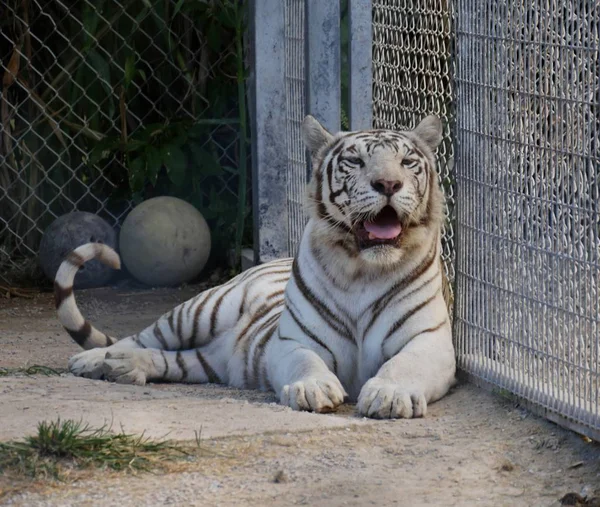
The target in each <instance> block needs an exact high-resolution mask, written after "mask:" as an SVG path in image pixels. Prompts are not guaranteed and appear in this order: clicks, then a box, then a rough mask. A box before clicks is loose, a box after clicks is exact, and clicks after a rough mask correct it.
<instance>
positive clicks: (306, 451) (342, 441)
mask: <svg viewBox="0 0 600 507" xmlns="http://www.w3.org/2000/svg"><path fill="white" fill-rule="evenodd" d="M196 291H197V288H196V287H188V288H184V289H177V290H176V289H170V290H152V291H151V290H148V291H140V290H133V289H126V288H117V289H114V288H112V289H101V290H94V291H81V292H80V293H78V295H77V296H78V302H79V304H80V306H81V308H82V310H83V311H84V313H85V314H86V316H87V317H88V318H90V319H92V320H93V321H94V323H95V324H96V325H97V326H98V327H99V328H100V329H102V330H104V331H109V332H111V333H113V334H115V335H119V336H124V335H126V334H127V333H129V332H133V331H135V330H137V329H139V328H141V327H142V326H146V325H148V324H150V323H152V322H153V321H154V320H155V318H156V317H158V316H159V315H160V314H161V313H163V312H165V311H167V310H169V309H170V308H171V307H172V306H174V305H175V304H177V303H178V302H180V301H184V300H185V299H187V298H189V297H191V296H193V295H194V294H195V293H196ZM77 350H78V347H77V346H76V345H75V344H74V343H72V342H71V341H70V338H69V337H68V336H67V335H66V333H64V332H63V331H62V329H61V328H60V326H59V324H58V322H57V321H56V319H55V316H54V309H53V305H52V298H51V295H41V296H39V297H38V298H36V299H35V300H24V299H12V300H7V299H0V367H3V368H19V367H23V366H30V365H33V364H42V365H45V366H50V367H53V368H65V366H66V362H67V359H68V357H69V356H70V355H71V354H73V353H74V352H76V351H77ZM274 402H275V399H274V397H273V396H272V395H269V394H264V393H258V392H253V391H239V390H235V389H230V388H226V387H222V386H190V385H149V386H144V387H137V386H121V385H114V384H109V383H105V382H96V381H90V380H87V379H79V378H75V377H72V376H70V375H62V376H51V377H46V376H43V375H35V376H27V375H23V374H17V373H14V374H10V375H8V376H4V377H0V440H9V439H13V438H20V437H22V436H24V435H26V434H29V433H31V432H32V431H33V430H34V428H35V426H36V424H37V423H38V422H39V421H41V420H43V419H54V418H55V417H57V416H59V415H60V416H61V417H62V418H75V419H83V420H84V421H87V422H90V423H92V424H93V425H102V424H103V423H104V422H107V421H109V422H110V421H112V423H113V425H114V427H116V428H119V427H120V426H121V425H122V426H123V427H124V428H125V429H126V430H127V431H129V432H135V433H141V432H142V431H145V432H146V434H148V435H153V436H165V435H166V434H168V436H169V438H173V439H177V440H182V441H187V440H191V439H193V438H194V433H195V431H198V430H200V428H201V430H202V436H203V442H204V445H206V446H207V447H208V448H211V449H212V450H216V451H219V453H218V454H213V453H209V454H206V455H203V456H201V457H199V458H197V459H195V460H192V461H189V462H185V463H183V464H180V466H178V467H177V468H176V469H173V470H172V471H171V472H170V473H165V474H161V475H153V474H140V475H137V476H135V477H134V476H129V475H123V474H110V473H107V472H105V471H99V472H97V473H95V474H94V475H93V476H92V477H88V478H86V479H84V480H80V481H77V482H74V483H68V484H58V485H56V484H54V485H48V486H40V485H35V486H33V485H32V486H31V488H28V489H26V490H25V491H22V492H20V493H18V494H8V495H5V496H4V497H0V505H23V506H35V505H78V506H79V505H111V504H112V505H122V506H129V505H131V506H134V505H210V506H212V505H273V506H275V505H297V504H299V505H328V506H337V505H356V506H365V505H407V506H408V505H410V506H413V505H484V506H487V505H489V506H502V505H506V506H513V505H514V506H518V505H523V506H537V505H539V506H550V505H552V504H556V501H557V500H558V499H559V498H560V497H561V496H562V495H564V494H565V493H568V492H571V491H575V492H578V493H581V492H583V493H585V494H594V492H595V489H596V488H598V491H597V492H596V493H595V494H600V446H599V445H598V444H594V443H588V442H586V441H584V440H583V439H582V438H580V437H579V436H577V435H575V434H573V433H569V432H567V431H564V430H562V429H560V428H558V427H556V426H554V425H552V424H551V423H548V422H546V421H544V420H541V419H539V418H537V417H534V416H533V415H530V414H529V413H528V412H526V411H525V410H522V409H521V408H519V407H518V406H515V405H514V404H513V403H511V402H509V401H507V400H504V399H502V398H499V397H496V396H493V395H491V394H489V393H487V392H484V391H482V390H479V389H477V388H475V387H473V386H470V385H460V386H458V387H457V388H456V389H454V390H453V391H452V393H451V394H450V395H449V396H447V397H446V398H445V399H443V400H442V401H440V402H438V403H436V404H434V405H432V406H431V407H430V412H429V414H428V416H427V417H426V418H425V419H422V420H413V421H370V420H366V419H363V418H359V417H357V416H356V415H355V413H354V409H353V407H352V406H346V407H344V408H343V409H342V410H340V411H339V412H338V413H336V414H331V415H315V414H305V413H297V412H292V411H290V410H288V409H286V408H284V407H281V406H279V405H277V404H276V403H274ZM2 481H3V479H2V478H0V490H1V489H2V488H3V487H4V488H5V489H6V488H7V487H9V486H10V484H8V483H7V482H6V481H4V482H2Z"/></svg>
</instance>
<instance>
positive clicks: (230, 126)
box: [0, 0, 240, 281]
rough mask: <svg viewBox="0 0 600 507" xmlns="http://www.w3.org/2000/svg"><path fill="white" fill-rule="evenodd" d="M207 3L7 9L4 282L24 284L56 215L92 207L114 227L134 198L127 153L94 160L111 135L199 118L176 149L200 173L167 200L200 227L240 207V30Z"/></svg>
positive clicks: (0, 196) (134, 0) (3, 31)
mask: <svg viewBox="0 0 600 507" xmlns="http://www.w3.org/2000/svg"><path fill="white" fill-rule="evenodd" d="M210 4H212V3H206V4H205V3H202V2H201V3H197V4H194V3H193V2H187V3H183V2H178V1H176V0H168V1H167V2H164V1H156V0H123V2H122V3H120V2H118V1H115V0H100V1H91V0H86V1H83V2H67V1H66V0H57V1H55V2H51V3H48V2H41V1H39V0H28V1H23V2H22V1H20V0H19V1H17V0H7V1H6V2H2V4H1V5H0V76H2V94H1V96H0V102H1V111H0V112H1V115H0V116H1V118H0V120H1V124H2V128H1V129H0V141H1V142H0V280H2V279H4V280H5V281H6V280H8V278H12V277H13V275H14V277H16V278H18V277H19V274H20V269H21V268H22V266H23V265H24V264H23V262H22V261H23V260H27V259H29V260H31V259H33V258H35V256H36V254H37V250H38V246H39V242H40V239H41V235H42V233H43V231H44V229H45V228H46V227H47V225H48V224H49V223H50V222H51V221H52V220H53V219H54V218H56V217H57V216H59V215H62V214H64V213H67V212H70V211H74V210H82V211H90V212H93V213H97V214H99V215H100V216H102V217H103V218H105V219H107V220H108V221H109V222H110V223H111V225H114V226H118V224H119V223H120V222H121V221H122V219H123V218H124V216H125V215H126V214H127V212H128V211H129V210H130V209H131V207H132V206H133V204H134V202H139V199H141V198H142V197H141V194H142V193H143V192H142V191H140V192H138V193H137V195H133V198H132V193H131V192H129V191H128V178H129V184H131V183H132V181H131V178H132V173H131V169H132V167H131V166H130V165H129V163H128V162H126V158H127V156H126V155H124V154H123V153H122V152H111V153H110V154H109V155H108V156H106V157H102V156H100V157H95V156H94V150H95V149H98V147H99V146H102V143H105V142H106V140H107V139H109V138H115V139H117V140H120V141H122V142H125V141H127V140H128V139H129V140H131V139H132V138H133V139H135V138H136V135H137V134H139V133H140V132H142V131H144V130H148V129H151V128H153V127H155V132H157V131H158V130H160V126H166V125H171V126H174V125H175V124H176V123H180V124H181V125H188V126H189V125H196V126H197V122H198V121H200V122H201V124H202V127H201V128H196V130H195V132H196V134H198V136H197V138H196V142H195V145H194V146H191V145H186V146H185V147H182V150H183V149H184V148H185V150H186V153H188V152H190V155H189V158H188V160H187V164H191V165H193V166H194V167H197V171H191V173H192V182H191V183H190V184H189V185H188V184H187V183H186V184H182V185H179V187H178V188H177V189H176V192H174V193H175V195H177V196H178V197H183V198H186V199H188V200H190V201H191V202H193V204H195V205H196V206H197V207H198V208H200V209H201V211H202V212H203V213H205V217H206V218H207V219H208V218H209V217H208V214H209V213H213V214H218V213H221V214H225V213H226V212H228V211H229V210H228V208H227V205H228V204H231V203H235V202H236V201H237V177H236V169H235V168H237V166H238V163H240V161H239V160H238V159H237V153H238V150H237V146H238V144H237V143H239V142H240V139H239V120H238V119H237V117H238V116H239V114H238V113H239V111H238V104H237V97H238V92H237V83H236V56H235V55H236V47H235V41H234V40H233V37H231V34H232V33H233V32H234V31H235V29H234V27H233V26H232V20H231V19H228V18H227V17H226V16H227V11H225V10H224V9H221V10H220V11H217V12H216V14H215V13H214V12H213V15H214V16H215V17H214V18H213V19H212V20H211V19H209V18H208V17H207V13H206V12H205V11H201V9H202V8H208V7H207V6H209V5H210ZM215 5H216V4H215ZM232 5H233V4H232ZM150 144H151V143H150ZM130 153H131V152H130ZM129 160H131V157H130V158H129ZM181 165H182V163H179V164H178V166H181ZM219 167H220V168H221V169H222V168H225V169H226V170H217V169H218V168H219ZM180 169H181V170H182V171H187V169H186V168H185V167H183V168H181V167H180ZM148 170H149V169H148ZM188 172H190V171H188ZM195 172H197V173H198V174H197V175H195ZM170 176H171V175H169V177H170ZM205 176H206V177H205ZM159 181H160V178H159ZM187 186H189V187H190V188H189V189H188V188H186V187H187ZM191 187H194V188H193V189H192V188H191ZM134 194H135V192H134ZM150 196H151V195H150ZM145 197H148V195H146V196H145ZM136 198H137V200H138V201H136ZM209 201H210V202H209ZM233 207H234V209H233V210H232V213H231V215H232V216H233V217H235V212H236V210H235V205H234V204H233ZM231 223H235V218H232V219H231Z"/></svg>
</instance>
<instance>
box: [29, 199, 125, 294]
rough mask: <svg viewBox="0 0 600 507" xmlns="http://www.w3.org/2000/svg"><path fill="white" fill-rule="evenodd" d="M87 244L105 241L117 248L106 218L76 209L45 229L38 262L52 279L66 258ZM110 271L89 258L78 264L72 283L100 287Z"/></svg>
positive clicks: (108, 278) (111, 272)
mask: <svg viewBox="0 0 600 507" xmlns="http://www.w3.org/2000/svg"><path fill="white" fill-rule="evenodd" d="M86 243H104V244H106V245H108V246H110V247H111V248H113V249H116V248H117V234H116V232H115V231H114V229H113V228H112V227H111V226H110V225H109V224H108V222H107V221H106V220H103V219H102V218H100V217H99V216H98V215H94V214H93V213H86V212H84V211H75V212H73V213H67V214H66V215H62V216H60V217H58V218H57V219H56V220H54V222H52V223H51V224H50V226H49V227H48V228H47V229H46V230H45V231H44V234H43V236H42V241H41V243H40V251H39V262H40V266H41V268H42V270H43V271H44V274H45V275H46V276H47V277H48V278H50V279H51V280H54V277H55V276H56V272H57V271H58V268H59V266H60V264H61V262H62V261H63V260H64V259H65V257H66V256H67V255H68V254H69V253H70V252H72V251H73V250H75V249H76V248H77V247H78V246H81V245H85V244H86ZM113 274H114V270H113V269H111V268H110V267H108V266H106V265H104V264H102V263H101V262H100V261H98V260H92V261H89V262H86V263H85V264H84V265H83V266H81V268H80V269H79V272H78V273H77V275H75V282H74V286H75V288H76V289H89V288H92V287H101V286H102V285H105V284H106V283H107V282H108V281H109V280H110V279H111V277H112V276H113Z"/></svg>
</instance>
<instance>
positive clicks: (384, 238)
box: [354, 206, 403, 250]
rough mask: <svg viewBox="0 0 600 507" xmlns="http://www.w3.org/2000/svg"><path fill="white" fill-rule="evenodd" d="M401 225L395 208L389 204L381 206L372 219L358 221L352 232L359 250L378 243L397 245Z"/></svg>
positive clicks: (400, 233)
mask: <svg viewBox="0 0 600 507" xmlns="http://www.w3.org/2000/svg"><path fill="white" fill-rule="evenodd" d="M402 232H403V227H402V224H401V223H400V219H399V218H398V214H397V213H396V210H394V208H392V207H391V206H386V207H385V208H383V209H382V210H381V211H380V212H379V213H378V214H377V215H376V216H375V217H374V218H373V219H371V220H365V221H363V222H358V223H357V224H356V225H355V226H354V234H355V235H356V238H357V239H358V245H359V247H360V248H361V250H364V249H367V248H372V247H374V246H379V245H390V246H395V247H397V246H399V239H400V237H401V236H402Z"/></svg>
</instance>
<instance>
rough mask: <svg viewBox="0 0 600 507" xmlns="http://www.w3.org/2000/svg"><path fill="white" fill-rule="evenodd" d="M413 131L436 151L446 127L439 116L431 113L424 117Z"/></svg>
mask: <svg viewBox="0 0 600 507" xmlns="http://www.w3.org/2000/svg"><path fill="white" fill-rule="evenodd" d="M413 132H414V133H415V134H416V135H417V136H419V137H420V138H421V139H422V140H423V141H425V144H427V146H429V147H430V148H431V150H432V151H435V149H436V148H437V147H438V146H439V144H440V143H441V142H442V136H443V132H444V127H443V126H442V121H441V120H440V119H439V118H438V117H437V116H434V115H430V116H427V117H425V118H423V119H422V120H421V123H419V124H418V125H417V127H416V128H415V130H413Z"/></svg>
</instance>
